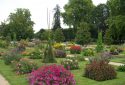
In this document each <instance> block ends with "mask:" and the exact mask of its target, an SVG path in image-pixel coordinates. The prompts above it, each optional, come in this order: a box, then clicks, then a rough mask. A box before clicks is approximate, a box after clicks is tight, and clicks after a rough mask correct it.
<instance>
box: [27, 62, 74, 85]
mask: <svg viewBox="0 0 125 85" xmlns="http://www.w3.org/2000/svg"><path fill="white" fill-rule="evenodd" d="M29 85H76V82H75V80H74V77H73V74H71V73H70V71H68V70H66V69H65V68H64V67H63V66H60V65H56V64H54V65H48V66H46V65H45V66H43V67H41V68H39V69H38V70H36V71H33V72H32V73H31V74H30V75H29Z"/></svg>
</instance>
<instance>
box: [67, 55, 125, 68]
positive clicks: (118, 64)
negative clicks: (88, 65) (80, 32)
mask: <svg viewBox="0 0 125 85" xmlns="http://www.w3.org/2000/svg"><path fill="white" fill-rule="evenodd" d="M67 56H69V57H74V55H67ZM85 60H86V61H88V60H89V59H88V58H85ZM109 64H110V65H115V66H121V65H125V64H122V63H117V62H109Z"/></svg>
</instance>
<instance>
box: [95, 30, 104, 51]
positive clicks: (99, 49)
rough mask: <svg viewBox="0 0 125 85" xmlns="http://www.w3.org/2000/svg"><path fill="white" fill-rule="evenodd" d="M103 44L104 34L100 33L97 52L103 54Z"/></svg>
mask: <svg viewBox="0 0 125 85" xmlns="http://www.w3.org/2000/svg"><path fill="white" fill-rule="evenodd" d="M103 48H104V47H103V42H102V32H99V33H98V40H97V47H96V51H97V52H102V51H103Z"/></svg>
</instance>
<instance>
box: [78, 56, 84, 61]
mask: <svg viewBox="0 0 125 85" xmlns="http://www.w3.org/2000/svg"><path fill="white" fill-rule="evenodd" d="M76 59H77V60H78V61H85V57H84V56H82V55H78V56H76Z"/></svg>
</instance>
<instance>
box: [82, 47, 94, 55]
mask: <svg viewBox="0 0 125 85" xmlns="http://www.w3.org/2000/svg"><path fill="white" fill-rule="evenodd" d="M82 55H83V56H94V51H93V49H85V50H84V51H83V53H82Z"/></svg>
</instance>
